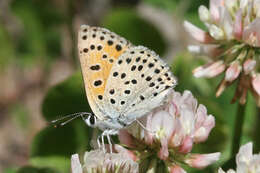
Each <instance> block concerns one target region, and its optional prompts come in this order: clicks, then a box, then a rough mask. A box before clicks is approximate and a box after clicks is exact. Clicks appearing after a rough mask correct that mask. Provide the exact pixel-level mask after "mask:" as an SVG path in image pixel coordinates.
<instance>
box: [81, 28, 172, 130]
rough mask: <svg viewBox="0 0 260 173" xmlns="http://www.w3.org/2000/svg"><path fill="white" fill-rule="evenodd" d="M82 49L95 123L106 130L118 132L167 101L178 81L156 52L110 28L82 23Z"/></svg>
mask: <svg viewBox="0 0 260 173" xmlns="http://www.w3.org/2000/svg"><path fill="white" fill-rule="evenodd" d="M78 49H79V57H80V64H81V69H82V74H83V79H84V84H85V90H86V93H87V98H88V102H89V104H90V106H91V109H92V111H93V112H94V114H95V116H96V117H97V121H96V124H95V126H97V127H99V128H100V129H101V130H104V133H106V134H107V133H108V131H109V133H113V134H116V133H117V131H118V130H119V129H122V128H124V127H127V126H128V125H130V124H131V123H133V122H134V121H135V120H137V119H138V118H140V117H142V116H144V115H146V114H147V113H149V112H151V111H152V110H153V109H155V108H156V107H158V106H161V105H163V104H164V103H165V102H166V101H167V98H168V97H169V92H170V90H171V89H172V88H173V87H174V86H175V85H176V79H175V77H174V76H173V75H172V73H171V71H170V68H169V67H168V66H167V64H166V63H165V62H164V61H163V60H162V59H160V57H159V56H158V55H157V54H156V53H155V52H153V51H151V50H149V49H148V48H146V47H143V46H134V45H132V44H131V43H130V42H128V41H127V40H125V39H124V38H122V37H120V36H118V35H117V34H115V33H113V32H110V31H109V30H107V29H104V28H99V27H90V26H88V25H82V26H81V28H80V30H79V34H78ZM111 130H112V131H111Z"/></svg>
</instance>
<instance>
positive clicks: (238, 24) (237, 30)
mask: <svg viewBox="0 0 260 173" xmlns="http://www.w3.org/2000/svg"><path fill="white" fill-rule="evenodd" d="M233 30H234V36H235V38H236V39H237V40H241V39H242V35H243V21H242V10H241V9H239V10H238V11H237V13H236V16H235V23H234V29H233Z"/></svg>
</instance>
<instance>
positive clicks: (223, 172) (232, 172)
mask: <svg viewBox="0 0 260 173" xmlns="http://www.w3.org/2000/svg"><path fill="white" fill-rule="evenodd" d="M218 173H236V171H234V170H233V169H229V170H228V171H227V172H225V171H223V170H222V169H221V168H219V169H218Z"/></svg>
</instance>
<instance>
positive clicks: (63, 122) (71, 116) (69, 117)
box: [51, 112, 91, 127]
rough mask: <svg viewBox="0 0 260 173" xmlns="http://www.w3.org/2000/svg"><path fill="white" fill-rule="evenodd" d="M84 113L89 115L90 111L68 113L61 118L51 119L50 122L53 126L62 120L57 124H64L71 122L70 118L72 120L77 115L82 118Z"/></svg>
mask: <svg viewBox="0 0 260 173" xmlns="http://www.w3.org/2000/svg"><path fill="white" fill-rule="evenodd" d="M84 115H91V113H89V112H77V113H73V114H69V115H66V116H63V117H61V118H58V119H55V120H52V121H51V124H55V125H54V127H57V124H56V123H57V122H60V121H62V122H61V123H58V124H59V125H60V126H64V125H65V124H67V123H69V122H71V121H72V120H74V119H76V118H78V117H82V119H83V120H84V117H83V116H84ZM66 119H67V120H66ZM63 120H66V121H63Z"/></svg>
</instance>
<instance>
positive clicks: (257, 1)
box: [254, 0, 260, 18]
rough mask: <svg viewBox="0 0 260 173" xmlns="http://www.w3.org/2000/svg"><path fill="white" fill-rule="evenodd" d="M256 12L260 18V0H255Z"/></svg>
mask: <svg viewBox="0 0 260 173" xmlns="http://www.w3.org/2000/svg"><path fill="white" fill-rule="evenodd" d="M254 13H255V14H256V17H258V18H260V0H254Z"/></svg>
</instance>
